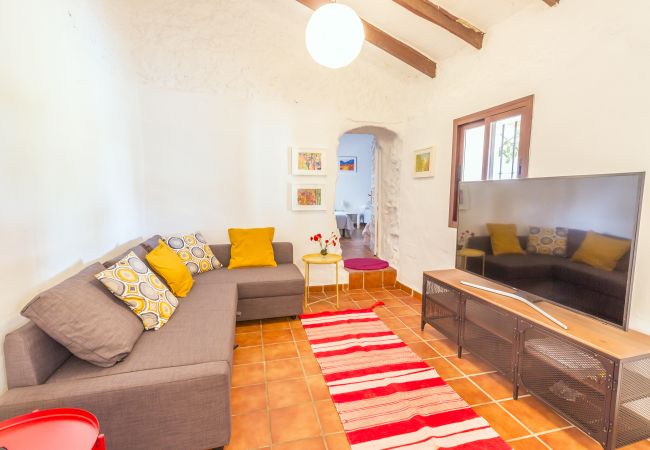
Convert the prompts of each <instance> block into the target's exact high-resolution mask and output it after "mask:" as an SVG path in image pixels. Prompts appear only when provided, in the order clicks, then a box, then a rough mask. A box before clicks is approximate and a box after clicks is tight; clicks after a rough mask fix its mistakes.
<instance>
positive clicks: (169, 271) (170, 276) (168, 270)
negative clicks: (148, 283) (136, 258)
mask: <svg viewBox="0 0 650 450" xmlns="http://www.w3.org/2000/svg"><path fill="white" fill-rule="evenodd" d="M146 258H147V262H149V265H150V266H151V268H152V269H153V270H154V271H155V272H156V273H157V274H158V275H160V276H161V277H163V278H164V279H165V281H166V282H167V284H168V285H169V288H170V289H171V291H172V292H173V293H174V295H175V296H176V297H185V296H186V295H187V293H188V292H190V289H192V286H193V285H194V279H193V278H192V274H191V273H190V271H189V269H188V268H187V266H186V265H185V264H183V260H182V259H181V258H180V256H178V254H176V252H175V251H174V250H172V249H171V248H169V246H168V245H167V244H165V243H164V242H163V241H162V240H160V241H158V247H156V248H154V249H153V250H152V251H151V252H149V253H148V254H147V256H146Z"/></svg>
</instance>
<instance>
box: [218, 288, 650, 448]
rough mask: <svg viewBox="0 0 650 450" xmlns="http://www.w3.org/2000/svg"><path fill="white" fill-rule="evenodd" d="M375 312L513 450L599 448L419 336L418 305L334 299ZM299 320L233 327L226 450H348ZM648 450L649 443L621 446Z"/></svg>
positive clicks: (426, 335)
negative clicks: (235, 345) (378, 304)
mask: <svg viewBox="0 0 650 450" xmlns="http://www.w3.org/2000/svg"><path fill="white" fill-rule="evenodd" d="M317 300H318V301H319V302H318V303H315V304H313V305H312V306H310V307H309V311H310V312H320V311H326V310H332V309H334V305H332V304H330V303H326V301H329V300H333V296H332V295H331V294H317V293H312V294H310V301H314V302H315V301H317ZM377 300H382V301H383V302H384V303H386V306H385V307H381V308H377V309H375V312H376V313H377V314H378V315H379V316H380V317H381V318H382V320H384V322H385V323H386V324H387V325H388V326H389V327H390V328H391V329H392V330H393V331H394V332H395V333H396V334H398V335H399V336H400V337H401V338H402V339H403V340H404V341H405V342H406V343H407V344H408V345H409V346H411V348H412V349H413V350H414V351H415V352H416V353H417V354H418V355H420V356H421V357H422V358H423V359H425V361H426V362H427V363H428V364H430V365H431V366H433V367H435V368H436V370H437V371H438V373H439V374H440V376H442V377H443V378H444V379H445V380H447V381H448V382H449V384H450V385H451V386H452V387H453V388H454V389H455V390H456V392H458V393H459V394H460V395H461V396H462V397H463V398H464V399H465V400H466V401H467V402H468V403H469V404H470V405H472V407H473V408H474V409H475V410H476V412H477V413H478V414H480V415H482V416H483V417H485V419H486V420H487V421H488V422H489V423H490V424H491V425H492V426H493V427H494V428H495V429H496V430H497V431H498V432H499V434H500V435H501V436H502V437H503V438H504V439H506V440H507V441H508V443H509V444H510V445H511V446H512V447H513V448H514V449H516V450H533V449H534V450H536V449H547V450H548V449H557V450H580V449H594V450H598V449H600V448H601V447H600V445H598V444H597V443H596V442H595V441H593V440H592V439H591V438H589V437H588V436H587V435H586V434H584V433H582V432H581V431H580V430H578V429H577V428H575V427H573V426H571V425H570V424H569V423H568V422H566V421H565V420H564V419H562V418H561V417H559V416H558V415H557V414H555V413H553V412H552V411H551V410H549V409H548V408H547V407H545V406H544V405H542V404H541V403H540V402H539V401H537V400H536V399H535V398H533V397H531V396H529V395H526V394H523V395H521V396H520V399H519V400H518V401H515V400H512V395H511V391H512V389H511V384H510V382H509V381H508V380H506V379H505V378H504V377H502V376H500V375H499V374H497V373H496V372H495V371H493V370H492V368H491V367H490V366H489V365H488V364H486V363H484V362H483V361H481V360H480V359H478V358H475V357H474V356H472V355H471V354H467V355H464V356H463V358H462V359H459V358H458V357H456V356H455V354H456V351H455V349H454V347H453V345H452V344H451V343H450V342H449V341H448V340H446V339H444V338H443V337H442V335H440V334H439V333H437V332H436V331H435V330H433V329H432V328H431V327H430V326H428V325H427V326H426V328H425V330H424V332H421V331H420V326H419V324H420V305H421V303H420V300H418V299H416V298H414V297H410V296H408V295H407V294H405V293H404V292H403V291H400V290H396V289H383V288H378V289H370V290H354V291H347V292H344V293H343V294H341V309H347V308H366V307H369V306H370V305H372V304H373V303H374V302H375V301H377ZM306 339H307V338H306V335H305V332H304V329H303V328H302V325H301V324H300V320H291V319H289V318H282V319H272V320H263V321H254V322H245V323H239V324H238V325H237V335H236V340H237V343H238V344H239V345H240V347H239V348H238V349H237V350H235V361H234V367H233V378H232V384H233V389H232V395H231V396H232V414H233V417H232V439H231V443H230V445H228V446H227V447H226V448H227V449H228V450H235V449H273V450H280V449H282V450H287V449H299V450H312V449H313V450H318V449H328V450H339V449H349V448H350V447H349V445H348V442H347V439H346V437H345V435H344V434H343V427H342V425H341V422H340V420H339V417H338V414H337V412H336V409H335V408H334V404H333V403H332V400H331V399H330V396H329V392H328V390H327V386H326V385H325V380H324V379H323V377H322V375H321V372H320V368H319V366H318V363H317V362H316V359H315V358H314V355H313V353H312V351H311V347H310V346H309V343H308V342H307V340H306ZM625 449H627V450H632V449H634V450H643V449H645V450H650V441H643V442H640V443H637V444H635V445H632V446H629V447H625Z"/></svg>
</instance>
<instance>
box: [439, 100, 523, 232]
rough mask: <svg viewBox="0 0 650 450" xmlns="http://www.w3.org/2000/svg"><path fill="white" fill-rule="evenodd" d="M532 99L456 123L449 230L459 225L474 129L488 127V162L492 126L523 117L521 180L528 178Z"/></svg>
mask: <svg viewBox="0 0 650 450" xmlns="http://www.w3.org/2000/svg"><path fill="white" fill-rule="evenodd" d="M534 98H535V97H534V96H533V95H529V96H528V97H523V98H520V99H517V100H513V101H511V102H508V103H504V104H502V105H499V106H495V107H493V108H489V109H485V110H483V111H479V112H477V113H474V114H469V115H467V116H464V117H460V118H458V119H456V120H454V130H453V141H452V150H451V187H450V191H449V227H450V228H456V226H457V225H458V223H457V218H458V184H459V183H460V181H461V177H462V173H461V171H462V168H463V151H462V150H463V148H464V138H465V133H463V132H461V131H462V130H465V129H471V128H474V127H478V126H482V125H483V126H485V141H484V144H483V152H484V156H483V161H485V160H486V159H487V158H488V157H489V155H486V154H485V153H489V151H490V133H491V128H492V126H491V125H492V122H495V121H497V120H500V119H503V118H506V117H511V116H513V115H515V114H517V113H518V114H521V131H520V134H519V155H518V159H519V168H518V172H519V178H527V177H528V162H529V158H530V134H531V131H532V121H533V100H534ZM481 178H482V179H483V180H485V179H487V164H483V173H482V176H481Z"/></svg>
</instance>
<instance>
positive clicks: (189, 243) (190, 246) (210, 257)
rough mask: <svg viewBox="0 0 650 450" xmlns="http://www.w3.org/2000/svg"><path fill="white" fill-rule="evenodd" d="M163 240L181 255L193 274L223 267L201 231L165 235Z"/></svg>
mask: <svg viewBox="0 0 650 450" xmlns="http://www.w3.org/2000/svg"><path fill="white" fill-rule="evenodd" d="M163 241H165V244H167V245H168V246H169V247H170V248H171V249H172V250H174V251H175V252H176V253H177V254H178V256H180V258H181V260H182V261H183V263H185V265H186V266H187V268H188V269H189V271H190V273H191V274H192V275H196V274H197V273H203V272H209V271H210V270H213V269H219V268H221V267H222V266H221V263H220V262H219V260H218V259H217V258H216V256H214V254H213V253H212V250H210V246H209V245H208V243H207V242H206V240H205V238H204V237H203V235H202V234H201V233H194V234H174V235H169V236H163Z"/></svg>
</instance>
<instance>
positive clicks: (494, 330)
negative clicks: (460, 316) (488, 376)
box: [461, 296, 517, 376]
mask: <svg viewBox="0 0 650 450" xmlns="http://www.w3.org/2000/svg"><path fill="white" fill-rule="evenodd" d="M516 328H517V318H516V317H515V316H513V315H511V314H509V313H507V312H505V311H503V310H501V309H497V308H494V307H492V306H490V305H487V304H486V303H484V302H481V301H480V300H477V299H475V298H474V297H470V296H467V297H466V298H465V320H464V326H463V331H462V333H461V336H462V342H461V344H462V346H463V348H464V349H467V350H469V351H470V352H472V353H474V354H475V355H476V356H479V357H481V358H483V359H485V360H486V361H487V362H489V363H490V364H491V365H493V366H494V367H495V368H496V369H497V370H498V371H499V372H501V373H502V374H504V375H507V376H511V375H512V374H513V368H514V367H513V366H514V359H515V358H514V345H513V342H514V336H515V330H516Z"/></svg>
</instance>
